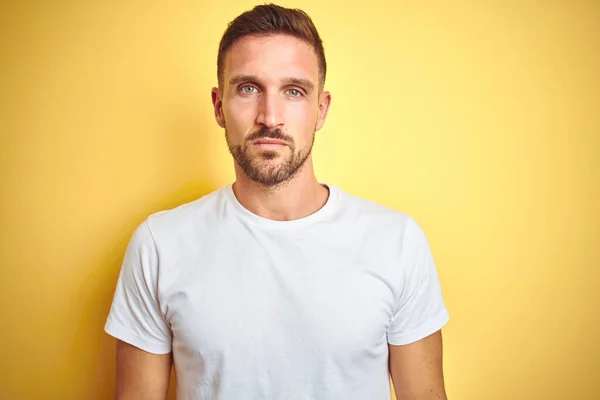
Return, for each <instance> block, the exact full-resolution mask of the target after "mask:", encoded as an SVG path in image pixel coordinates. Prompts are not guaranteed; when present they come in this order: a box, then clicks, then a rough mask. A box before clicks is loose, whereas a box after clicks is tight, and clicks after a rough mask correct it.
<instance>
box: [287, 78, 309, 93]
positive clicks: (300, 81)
mask: <svg viewBox="0 0 600 400" xmlns="http://www.w3.org/2000/svg"><path fill="white" fill-rule="evenodd" d="M281 82H282V83H283V84H284V85H294V86H301V87H303V88H305V89H306V90H307V91H309V92H312V91H313V90H315V84H314V83H312V82H311V81H310V80H308V79H304V78H284V79H282V80H281Z"/></svg>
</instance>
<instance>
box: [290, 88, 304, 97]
mask: <svg viewBox="0 0 600 400" xmlns="http://www.w3.org/2000/svg"><path fill="white" fill-rule="evenodd" d="M287 92H288V94H289V95H290V96H292V97H300V96H302V92H301V91H299V90H298V89H288V90H287Z"/></svg>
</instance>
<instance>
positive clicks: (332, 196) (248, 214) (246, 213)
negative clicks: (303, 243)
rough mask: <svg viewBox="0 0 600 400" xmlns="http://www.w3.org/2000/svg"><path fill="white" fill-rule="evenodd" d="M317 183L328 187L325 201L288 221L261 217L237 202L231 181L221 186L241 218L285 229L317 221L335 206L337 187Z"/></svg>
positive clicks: (337, 195) (337, 194) (337, 193)
mask: <svg viewBox="0 0 600 400" xmlns="http://www.w3.org/2000/svg"><path fill="white" fill-rule="evenodd" d="M319 184H321V185H323V186H325V187H326V188H328V189H329V196H328V197H327V201H326V202H325V204H324V205H323V207H321V208H319V209H318V210H317V211H315V212H314V213H312V214H310V215H307V216H306V217H302V218H298V219H293V220H290V221H277V220H274V219H269V218H265V217H261V216H260V215H257V214H255V213H253V212H252V211H250V210H248V209H247V208H246V207H244V206H243V205H242V203H240V202H239V200H238V199H237V197H236V196H235V193H234V192H233V184H232V183H230V184H228V185H226V186H225V187H224V188H223V190H224V192H225V195H226V197H227V200H228V201H229V202H230V203H231V204H232V205H233V207H234V208H235V211H236V212H237V213H238V214H239V215H240V216H242V217H243V218H245V219H247V220H251V221H252V222H254V223H256V224H259V225H262V226H266V227H272V228H284V229H287V228H298V227H302V226H306V225H310V224H312V223H315V222H318V221H319V220H321V219H323V218H324V217H325V216H326V215H328V214H330V213H331V211H332V210H333V209H334V208H335V203H336V202H337V201H338V197H339V190H338V188H337V187H335V186H333V185H329V184H326V183H324V182H319Z"/></svg>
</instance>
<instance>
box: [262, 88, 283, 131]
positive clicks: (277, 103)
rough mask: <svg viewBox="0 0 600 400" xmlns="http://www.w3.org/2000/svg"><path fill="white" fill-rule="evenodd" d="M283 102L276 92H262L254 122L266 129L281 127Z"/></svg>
mask: <svg viewBox="0 0 600 400" xmlns="http://www.w3.org/2000/svg"><path fill="white" fill-rule="evenodd" d="M283 101H284V99H282V98H281V96H279V94H278V93H277V92H267V91H265V92H263V94H262V96H261V99H260V105H259V110H258V116H257V118H256V122H257V123H258V124H261V125H265V126H266V127H268V128H275V127H277V126H281V125H283V104H282V103H283Z"/></svg>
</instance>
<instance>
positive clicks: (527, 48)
mask: <svg viewBox="0 0 600 400" xmlns="http://www.w3.org/2000/svg"><path fill="white" fill-rule="evenodd" d="M281 4H282V5H286V6H295V7H300V8H302V9H304V10H306V11H307V12H308V13H309V14H310V15H311V16H312V17H313V20H314V22H315V23H316V25H317V27H318V29H319V30H320V33H321V35H322V37H323V40H324V44H325V50H326V54H327V57H328V63H329V71H328V77H327V82H326V88H327V89H328V90H330V91H331V92H332V94H333V103H332V108H331V110H330V113H329V119H328V121H327V123H326V125H325V128H324V129H323V130H322V131H320V132H319V133H318V136H317V140H316V144H315V148H314V154H315V163H316V170H317V174H318V178H319V179H320V180H323V181H326V182H330V183H333V184H336V185H338V186H340V187H341V188H342V189H344V190H346V191H349V192H351V193H354V194H356V195H359V196H363V197H366V198H369V199H371V200H375V201H378V202H380V203H382V204H384V205H387V206H390V207H393V208H395V209H397V210H400V211H403V212H406V213H408V214H411V215H412V216H413V217H415V218H416V219H417V220H418V221H419V222H420V224H421V225H422V226H423V228H424V229H425V231H426V233H427V235H428V238H429V240H430V242H431V246H432V249H433V252H434V256H435V258H436V262H437V265H438V271H439V275H440V279H441V282H442V286H443V290H444V296H445V299H446V302H447V306H448V308H449V311H450V314H451V321H450V323H449V324H448V325H447V327H446V328H445V329H444V340H445V356H444V357H445V360H444V361H445V375H446V385H447V391H448V395H449V397H450V398H451V399H454V400H459V399H460V400H481V399H485V400H496V399H497V400H506V399H527V400H529V399H545V400H547V399H557V400H558V399H560V400H563V399H578V400H579V399H581V400H583V399H599V398H600V380H599V378H600V351H599V350H600V345H599V342H598V340H599V339H600V311H599V308H600V307H599V306H600V273H599V270H600V117H599V114H600V100H599V93H600V2H598V1H567V0H562V1H561V0H556V1H541V0H536V1H527V2H524V1H500V0H497V1H475V0H472V1H469V0H457V1H419V2H417V1H391V0H390V1H384V0H371V1H368V2H363V1H335V2H333V1H323V0H321V1H317V0H305V1H298V2H291V1H285V2H283V3H281ZM253 5H255V3H252V2H250V1H245V0H243V1H242V0H235V1H227V2H221V3H219V2H213V1H210V2H209V1H172V2H166V1H165V2H157V1H132V0H121V1H60V0H55V1H27V2H26V1H23V2H18V1H13V2H3V3H2V6H1V7H2V9H1V12H0V26H1V28H0V29H1V30H2V37H1V39H0V40H1V42H0V46H1V47H0V50H1V52H0V57H1V58H0V61H1V63H0V64H1V65H0V73H1V75H0V84H1V85H0V88H1V91H0V105H1V114H0V117H1V120H0V123H1V125H0V135H1V142H0V178H1V180H0V182H1V195H0V206H1V207H0V211H1V215H0V224H1V225H0V227H1V230H0V265H1V270H0V274H1V275H0V296H1V297H0V300H1V301H2V314H1V324H2V325H1V343H2V355H1V357H0V358H1V361H0V362H1V364H0V366H1V371H0V399H9V400H12V399H32V400H33V399H35V400H37V399H92V400H95V399H98V400H100V399H108V398H112V393H113V388H114V366H113V363H114V350H113V349H114V344H115V342H114V340H113V339H112V338H110V337H109V336H107V335H106V334H105V333H104V332H103V325H104V322H105V318H106V315H107V313H108V310H109V307H110V303H111V300H112V295H113V291H114V287H115V284H116V280H117V275H118V271H119V268H120V263H121V259H122V257H123V254H124V250H125V246H126V244H127V241H128V239H129V237H130V235H131V233H132V232H133V229H134V228H135V227H136V226H137V225H138V224H139V223H140V222H142V221H143V219H144V218H145V217H146V216H148V215H149V214H150V213H153V212H156V211H159V210H162V209H165V208H171V207H174V206H176V205H178V204H181V203H183V202H187V201H190V200H193V199H195V198H197V197H199V196H201V195H203V194H206V193H208V192H210V191H212V190H215V189H216V188H218V187H219V186H221V185H223V184H226V183H229V182H231V181H232V179H233V168H232V163H231V159H230V156H229V154H228V152H227V149H226V145H225V141H224V135H223V132H222V130H220V129H219V128H218V127H217V125H216V123H215V122H214V119H213V116H212V109H211V103H210V89H211V87H212V86H213V85H215V83H216V53H217V45H218V41H219V39H220V36H221V34H222V33H223V31H224V29H225V27H226V24H227V22H228V21H230V20H231V19H233V18H234V17H235V16H236V15H238V14H239V13H241V12H243V11H244V10H247V9H249V8H251V7H252V6H253ZM171 396H172V398H174V395H173V394H171Z"/></svg>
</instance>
